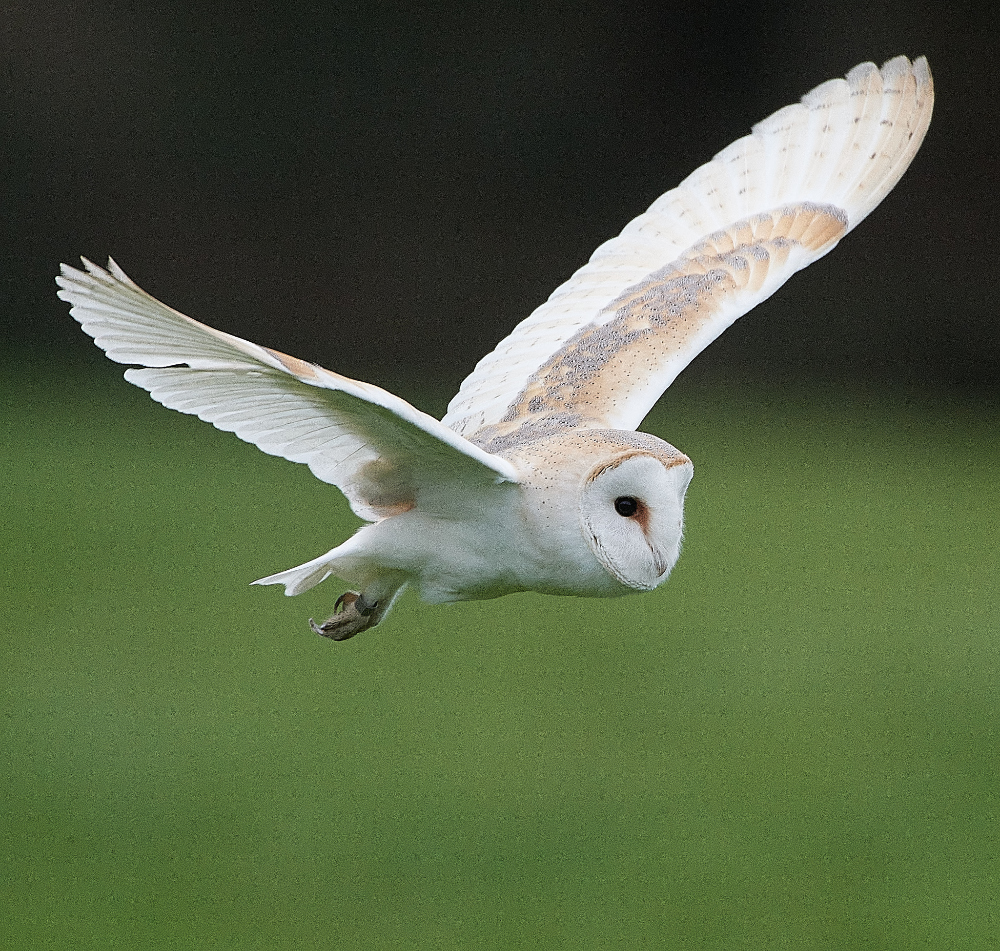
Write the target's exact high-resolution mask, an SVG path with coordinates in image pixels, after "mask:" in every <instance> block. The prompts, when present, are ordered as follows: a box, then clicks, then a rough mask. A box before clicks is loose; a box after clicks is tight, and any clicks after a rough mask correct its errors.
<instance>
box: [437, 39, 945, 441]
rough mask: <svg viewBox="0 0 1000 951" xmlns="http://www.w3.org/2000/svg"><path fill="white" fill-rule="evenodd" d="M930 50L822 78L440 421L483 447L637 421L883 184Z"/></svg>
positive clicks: (605, 266) (877, 197) (926, 119)
mask: <svg viewBox="0 0 1000 951" xmlns="http://www.w3.org/2000/svg"><path fill="white" fill-rule="evenodd" d="M933 98H934V94H933V85H932V81H931V75H930V70H929V69H928V66H927V61H926V60H925V59H924V58H923V57H921V58H920V59H917V60H915V61H914V62H913V64H912V65H911V63H910V62H909V60H908V59H907V58H906V57H904V56H900V57H897V58H895V59H893V60H890V61H889V62H888V63H886V64H885V65H884V66H883V67H882V69H881V70H879V69H877V68H876V67H875V66H874V64H872V63H862V64H861V65H860V66H857V67H855V68H854V69H852V70H851V71H850V72H849V73H848V74H847V78H846V79H835V80H831V81H829V82H826V83H823V84H822V85H821V86H818V87H817V88H816V89H814V90H813V91H812V92H810V93H808V94H807V95H806V96H804V97H803V99H802V101H801V103H798V104H796V105H792V106H787V107H786V108H784V109H781V110H779V111H778V112H776V113H775V114H774V115H772V116H770V117H769V118H767V119H765V120H764V121H763V122H760V123H758V124H757V125H756V126H754V127H753V131H752V133H751V134H750V135H748V136H746V137H745V138H743V139H739V140H738V141H736V142H734V143H733V144H732V145H730V146H729V147H728V148H727V149H724V150H723V151H722V152H720V153H719V154H718V155H716V156H715V158H714V159H712V161H710V162H708V163H707V164H705V165H703V166H702V167H701V168H699V169H698V170H697V171H695V172H694V173H693V174H691V175H690V176H688V178H686V179H685V180H684V181H683V182H682V183H681V184H680V185H679V186H678V187H677V188H675V189H673V190H672V191H669V192H667V193H666V194H665V195H663V196H661V197H660V198H659V199H657V200H656V201H655V202H654V203H653V205H652V206H651V207H650V208H649V210H648V211H647V212H645V214H642V215H640V216H639V217H638V218H636V219H635V220H634V221H632V222H631V223H630V224H629V225H628V226H627V227H626V228H625V230H624V231H623V232H622V233H621V235H619V236H618V237H617V238H614V239H613V240H611V241H608V242H607V243H605V244H603V245H601V246H600V247H599V248H598V249H597V250H596V251H595V252H594V254H593V256H592V257H591V259H590V262H589V263H588V264H586V265H585V266H584V267H583V268H581V269H580V270H579V271H577V272H576V273H575V274H574V275H573V276H572V277H571V278H570V279H569V280H568V281H567V282H566V283H565V284H563V285H562V286H561V287H559V288H558V289H557V290H556V291H555V292H554V293H553V294H552V296H551V297H550V298H549V300H548V301H546V303H544V304H543V305H542V306H541V307H539V308H538V309H537V310H536V311H535V312H534V313H533V314H531V316H530V317H528V318H527V319H526V320H524V321H523V322H522V323H521V324H519V325H518V326H517V327H516V328H515V330H514V331H513V333H511V334H510V336H508V337H507V338H506V339H505V340H503V341H502V342H501V343H500V344H499V345H498V346H497V348H496V349H495V350H494V351H493V352H492V353H490V354H489V355H488V356H486V357H485V358H484V359H483V360H481V361H480V363H479V365H478V366H477V367H476V369H475V370H474V371H473V372H472V374H470V376H469V377H468V378H467V379H466V380H465V382H464V383H463V384H462V387H461V389H460V391H459V393H458V394H457V395H456V396H455V398H454V399H453V400H452V401H451V404H450V405H449V407H448V412H447V414H446V415H445V417H444V419H443V420H442V421H443V422H444V423H445V424H446V425H448V426H450V427H452V428H453V429H454V430H456V431H457V432H459V433H461V434H462V435H464V436H465V437H466V438H468V439H470V440H471V441H473V442H474V443H476V444H477V445H480V446H482V447H483V448H485V449H487V450H488V451H491V452H503V451H504V449H505V448H507V447H509V446H511V445H516V444H517V443H518V442H521V441H523V440H524V439H526V438H531V436H532V434H535V433H538V432H540V431H544V430H545V429H546V428H549V427H552V426H561V427H565V426H570V427H572V426H577V427H580V426H583V427H609V428H616V429H634V428H635V427H636V426H638V425H639V423H640V422H641V421H642V419H643V417H644V416H645V415H646V414H647V413H648V412H649V410H650V409H651V408H652V406H653V404H654V403H655V402H656V400H657V399H658V398H659V396H660V394H661V393H662V392H663V391H664V390H665V389H666V388H667V387H668V386H669V385H670V384H671V383H672V382H673V381H674V379H675V378H676V377H677V375H678V374H679V373H680V372H681V370H683V369H684V367H685V366H687V364H688V363H690V362H691V360H692V359H694V357H695V356H697V355H698V353H700V352H701V351H702V350H703V349H704V348H705V347H706V346H708V344H710V343H711V342H712V341H713V340H714V339H715V338H716V337H718V336H719V334H721V333H722V332H723V331H724V330H725V329H726V328H727V327H729V326H730V325H731V324H732V323H733V322H734V321H735V320H736V319H737V318H739V317H740V316H742V315H743V314H745V313H746V312H747V311H749V310H750V309H751V308H753V307H754V306H756V305H757V304H759V303H760V302H761V301H763V300H765V299H766V298H767V297H769V296H770V295H771V294H773V293H774V292H775V291H776V290H777V289H778V288H779V287H780V286H781V285H782V284H783V283H784V282H785V281H786V280H788V278H789V277H791V275H792V274H794V273H795V272H796V271H798V270H800V269H801V268H803V267H805V266H806V265H808V264H811V263H812V262H813V261H816V260H818V259H819V258H820V257H822V256H823V255H824V254H826V253H827V252H829V251H831V250H832V249H833V248H834V247H835V246H836V245H837V242H838V241H839V240H840V239H841V238H842V237H843V236H844V235H845V234H847V232H848V231H850V230H851V229H852V228H854V227H855V226H856V225H857V224H858V223H859V222H860V221H862V220H863V219H864V218H865V216H866V215H868V213H869V212H870V211H871V210H872V209H873V208H874V207H875V206H876V205H877V204H878V203H879V202H880V201H881V200H882V199H883V198H884V197H885V196H886V195H887V194H888V193H889V191H890V190H891V189H892V188H893V186H894V185H895V184H896V182H898V181H899V178H900V177H901V176H902V174H903V172H904V171H905V170H906V168H907V166H908V165H909V164H910V161H911V160H912V159H913V156H914V155H915V154H916V152H917V149H918V148H919V146H920V143H921V142H922V141H923V137H924V134H925V132H926V131H927V127H928V124H929V123H930V118H931V110H932V106H933Z"/></svg>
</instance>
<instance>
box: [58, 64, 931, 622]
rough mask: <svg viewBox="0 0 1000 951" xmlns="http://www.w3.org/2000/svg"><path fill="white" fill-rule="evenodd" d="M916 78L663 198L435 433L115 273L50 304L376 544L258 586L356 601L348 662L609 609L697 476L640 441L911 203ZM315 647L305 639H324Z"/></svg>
mask: <svg viewBox="0 0 1000 951" xmlns="http://www.w3.org/2000/svg"><path fill="white" fill-rule="evenodd" d="M933 99H934V93H933V84H932V81H931V75H930V71H929V69H928V66H927V61H926V60H925V59H924V58H922V57H921V58H920V59H917V60H915V61H914V62H913V63H912V64H911V63H910V61H909V60H908V59H906V58H905V57H903V56H900V57H896V58H895V59H892V60H890V61H889V62H888V63H886V64H885V65H884V66H883V67H882V69H881V70H879V69H877V68H876V67H875V66H874V65H873V64H872V63H862V64H861V65H860V66H857V67H855V68H854V69H852V70H851V71H850V72H849V73H848V74H847V77H846V79H835V80H831V81H829V82H826V83H823V85H821V86H818V87H817V88H816V89H814V90H813V91H812V92H810V93H808V94H807V95H806V96H804V97H803V99H802V101H801V102H800V103H797V104H795V105H792V106H787V107H785V108H784V109H781V110H779V111H778V112H776V113H775V114H774V115H772V116H770V117H769V118H767V119H765V120H764V121H763V122H760V123H758V124H757V125H756V126H754V127H753V131H752V133H751V134H750V135H748V136H746V137H745V138H742V139H739V140H738V141H737V142H734V143H733V144H732V145H730V146H729V147H728V148H726V149H724V150H723V151H722V152H720V153H719V154H718V155H716V156H715V158H714V159H712V161H710V162H708V163H706V164H705V165H703V166H701V168H699V169H698V170H697V171H695V172H694V173H692V174H691V175H690V176H688V178H686V179H685V180H684V181H683V182H682V183H681V184H680V185H679V186H678V187H677V188H675V189H673V190H672V191H669V192H667V193H666V194H665V195H662V196H661V197H660V198H658V199H657V200H656V201H655V202H654V203H653V204H652V206H651V207H650V208H649V210H648V211H646V212H645V213H644V214H642V215H640V216H639V217H638V218H636V219H635V220H634V221H632V222H631V223H630V224H629V225H628V226H626V228H625V230H624V231H623V232H622V233H621V234H620V235H619V236H618V237H617V238H614V239H612V240H611V241H608V242H606V243H605V244H603V245H601V246H600V247H599V248H598V249H597V250H596V251H595V252H594V254H593V256H592V257H591V259H590V261H589V262H588V263H587V264H586V265H585V266H584V267H582V268H581V269H580V270H579V271H577V272H576V273H575V274H574V275H573V276H572V277H571V278H570V279H569V280H568V281H567V282H566V283H565V284H563V285H562V286H561V287H559V288H557V289H556V291H555V292H554V293H553V294H552V296H551V297H550V298H549V300H548V301H546V302H545V303H544V304H542V306H541V307H539V308H538V309H537V310H535V312H534V313H532V314H531V315H530V316H529V317H528V318H527V319H526V320H524V321H522V322H521V323H520V324H519V325H518V326H517V327H516V328H515V329H514V331H513V332H512V333H511V334H510V335H509V336H508V337H507V338H506V339H505V340H503V341H502V342H501V343H500V344H499V345H498V346H497V348H496V349H495V350H494V351H493V352H492V353H490V354H489V355H487V356H486V357H484V358H483V359H482V360H481V361H480V362H479V364H478V366H477V367H476V368H475V370H474V371H473V372H472V373H471V374H470V375H469V376H468V377H467V378H466V380H465V381H464V382H463V384H462V386H461V388H460V390H459V392H458V394H457V395H456V396H455V398H454V399H453V400H452V401H451V403H450V405H449V407H448V412H447V413H446V414H445V416H444V418H443V419H442V420H441V421H438V420H436V419H434V418H432V417H430V416H427V415H426V414H424V413H421V412H420V411H419V410H417V409H415V408H414V407H412V406H411V405H410V404H408V403H407V402H405V401H404V400H401V399H399V398H398V397H396V396H393V395H392V394H391V393H387V392H386V391H385V390H382V389H379V388H378V387H375V386H371V385H370V384H367V383H361V382H358V381H356V380H351V379H348V378H347V377H343V376H340V375H339V374H336V373H332V372H330V371H329V370H324V369H323V368H322V367H318V366H315V365H314V364H310V363H306V362H305V361H302V360H298V359H296V358H294V357H289V356H287V355H285V354H283V353H280V352H278V351H276V350H271V349H269V348H267V347H261V346H258V345H256V344H253V343H249V342H248V341H245V340H241V339H240V338H239V337H235V336H232V335H230V334H225V333H222V332H221V331H218V330H214V329H212V328H211V327H208V326H206V325H204V324H201V323H198V322H197V321H195V320H192V319H191V318H189V317H185V316H184V315H183V314H180V313H178V312H177V311H175V310H172V309H171V308H169V307H167V306H165V305H164V304H161V303H160V302H159V301H157V300H156V299H154V298H153V297H151V296H150V295H148V294H147V293H146V292H145V291H143V290H142V289H141V288H139V287H138V286H137V285H136V284H135V283H134V282H132V281H131V280H130V279H129V278H128V277H127V276H126V275H125V273H124V272H123V271H122V270H121V268H119V267H118V266H117V265H116V264H115V263H114V262H113V261H109V264H108V268H107V270H105V269H103V268H100V267H98V266H97V265H94V264H92V263H91V262H89V261H87V260H84V266H85V270H83V271H81V270H78V269H76V268H71V267H67V266H66V265H63V268H62V273H61V275H60V276H59V277H58V278H57V283H58V284H59V287H60V291H59V296H60V297H61V298H62V299H63V300H66V301H69V303H70V304H71V305H72V307H71V311H70V313H71V314H72V315H73V317H74V318H75V319H76V320H78V321H79V322H80V324H81V325H82V327H83V329H84V330H85V331H86V332H87V333H89V334H90V335H91V336H92V337H93V338H94V340H95V342H96V343H97V345H98V346H100V347H101V348H102V349H104V350H105V352H106V353H107V355H108V357H110V358H111V359H112V360H115V361H117V362H119V363H125V364H132V365H134V367H135V368H133V369H129V370H128V371H126V373H125V378H126V379H127V380H129V382H131V383H135V384H136V385H138V386H141V387H142V388H143V389H146V390H148V391H149V393H150V394H151V395H152V397H153V398H154V399H155V400H157V401H158V402H160V403H162V404H163V405H164V406H167V407H170V408H171V409H177V410H180V411H181V412H184V413H192V414H194V415H197V416H198V417H200V418H201V419H204V420H206V421H208V422H211V423H212V424H213V425H214V426H216V427H217V428H219V429H223V430H226V431H230V432H234V433H235V434H236V435H237V436H239V437H240V438H241V439H244V440H246V441H247V442H251V443H253V444H254V445H256V446H258V447H260V448H261V449H263V450H264V451H265V452H268V453H271V454H272V455H277V456H283V457H284V458H286V459H290V460H292V461H294V462H304V463H306V464H307V465H308V466H309V467H310V469H311V470H312V472H313V473H314V474H315V475H316V476H317V477H318V478H320V479H322V480H323V481H324V482H329V483H331V484H333V485H336V486H337V487H338V488H339V489H340V490H341V491H342V492H343V493H344V495H345V496H346V497H347V499H348V501H349V503H350V505H351V507H352V509H353V510H354V511H355V512H356V513H357V514H358V515H359V516H361V517H362V518H363V519H365V520H367V521H368V522H370V523H371V524H369V525H367V526H365V527H364V528H362V529H361V530H360V531H358V532H357V533H356V534H355V535H354V536H353V537H352V538H350V539H348V540H347V541H346V542H344V543H343V544H341V545H339V546H338V547H336V548H334V549H333V550H331V551H329V552H327V553H326V554H323V555H320V556H319V557H318V558H314V559H313V560H312V561H309V562H307V563H305V564H303V565H300V566H298V567H296V568H291V569H289V570H287V571H282V572H280V573H278V574H275V575H270V576H268V577H266V578H262V579H260V581H258V582H255V583H257V584H284V585H285V592H286V594H290V595H291V594H298V593H300V592H301V591H305V590H307V589H309V588H311V587H313V586H314V585H316V584H318V583H319V582H320V581H322V580H324V579H325V578H327V577H328V576H329V575H331V574H335V575H337V576H338V577H341V578H343V579H344V580H346V581H348V582H349V583H351V584H352V585H353V586H354V587H356V588H357V589H358V590H357V591H348V592H346V593H345V594H344V595H342V596H341V597H340V598H339V599H338V601H337V605H336V608H335V612H334V614H333V616H332V617H331V618H330V619H329V620H328V621H326V622H324V623H323V624H322V625H316V624H313V628H314V630H316V631H317V632H319V633H321V634H323V635H324V636H327V637H332V638H333V639H335V640H343V639H346V638H348V637H351V636H353V635H354V634H357V633H359V632H360V631H363V630H366V629H367V628H370V627H373V626H374V625H375V624H377V623H379V621H380V620H382V618H384V617H385V615H386V613H387V612H388V610H389V608H390V607H391V605H392V603H393V601H394V600H395V598H396V597H397V596H398V594H399V593H400V592H401V591H402V590H403V589H404V588H405V587H407V586H408V585H413V586H415V587H417V588H418V589H419V591H420V593H421V595H422V596H423V597H424V598H425V600H428V601H433V602H441V601H456V600H468V599H477V598H492V597H498V596H500V595H503V594H508V593H511V592H514V591H526V590H532V591H542V592H547V593H553V594H574V595H583V596H604V597H611V596H617V595H623V594H628V593H631V592H635V591H643V590H649V589H652V588H655V587H657V586H658V585H659V584H661V583H662V582H663V581H665V580H666V578H667V576H668V575H669V573H670V571H671V569H672V568H673V566H674V564H675V563H676V561H677V558H678V556H679V554H680V543H681V534H682V527H683V524H682V523H683V503H684V495H685V492H686V490H687V486H688V483H689V482H690V479H691V475H692V472H693V469H692V465H691V461H690V460H689V459H688V458H687V456H685V455H684V454H683V453H681V452H679V451H678V450H676V449H675V448H674V447H673V446H671V445H669V444H668V443H666V442H664V441H663V440H661V439H658V438H656V437H654V436H650V435H647V434H644V433H637V432H634V430H635V428H636V427H637V426H638V425H639V424H640V423H641V422H642V419H643V417H645V415H646V414H647V413H648V412H649V410H650V409H651V408H652V406H653V404H654V403H655V402H656V400H657V399H658V398H659V396H660V394H661V393H662V392H663V391H664V390H665V389H666V388H667V387H668V386H669V385H670V384H671V383H672V382H673V380H674V379H675V378H676V377H677V375H678V374H679V373H680V372H681V370H683V369H684V367H685V366H687V364H688V363H690V362H691V360H692V359H693V358H694V357H695V356H697V354H698V353H700V352H701V351H702V350H703V349H704V348H705V347H706V346H708V344H709V343H711V342H712V341H713V340H714V339H715V338H716V337H718V336H719V334H721V333H722V332H723V331H724V330H725V329H726V328H727V327H728V326H730V324H732V323H733V321H735V320H736V319H737V318H739V317H740V316H742V315H743V314H745V313H746V312H747V311H748V310H750V309H751V308H753V307H754V306H756V305H757V304H758V303H760V302H761V301H763V300H765V299H766V298H767V297H769V296H770V295H771V294H773V293H774V292H775V291H776V290H777V289H778V288H779V287H780V286H781V285H782V284H783V283H784V282H785V281H786V280H788V278H789V277H791V275H792V274H794V273H795V272H796V271H798V270H800V269H801V268H803V267H805V266H806V265H808V264H811V263H812V262H813V261H815V260H817V259H818V258H820V257H822V256H823V255H824V254H827V253H828V252H829V251H831V250H832V249H833V248H834V247H835V246H836V245H837V243H838V242H839V241H840V239H841V238H842V237H843V236H844V235H846V234H847V232H848V231H850V230H851V229H852V228H854V227H855V226H856V225H857V224H858V223H859V222H860V221H861V220H862V219H864V217H865V216H866V215H868V214H869V213H870V212H871V211H872V209H873V208H874V207H875V206H876V205H877V204H878V203H879V202H880V201H881V200H882V199H883V198H884V197H885V196H886V195H887V194H888V192H889V191H890V190H891V189H892V188H893V186H894V185H895V184H896V183H897V182H898V181H899V179H900V177H901V176H902V174H903V172H904V171H905V170H906V168H907V166H908V165H909V164H910V162H911V160H912V159H913V156H914V155H915V154H916V152H917V149H918V148H919V147H920V143H921V142H922V141H923V137H924V134H925V133H926V131H927V127H928V124H929V122H930V117H931V109H932V106H933ZM311 623H312V622H311Z"/></svg>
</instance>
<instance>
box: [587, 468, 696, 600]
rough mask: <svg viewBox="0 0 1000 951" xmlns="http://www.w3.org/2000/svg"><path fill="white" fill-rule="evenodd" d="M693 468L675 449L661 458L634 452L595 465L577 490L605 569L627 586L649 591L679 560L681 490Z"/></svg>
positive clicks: (591, 540)
mask: <svg viewBox="0 0 1000 951" xmlns="http://www.w3.org/2000/svg"><path fill="white" fill-rule="evenodd" d="M693 474H694V469H693V467H692V465H691V462H690V460H688V459H687V458H686V457H685V456H683V455H680V454H678V456H677V457H675V458H674V459H670V460H668V461H667V462H664V461H663V460H662V459H661V458H658V457H657V456H653V455H647V454H645V453H641V452H637V453H634V454H632V455H627V456H623V457H621V458H618V459H615V460H612V461H610V462H606V463H602V464H600V465H598V466H596V467H595V468H594V469H593V470H592V471H591V473H590V474H589V475H588V476H587V478H586V480H585V481H584V484H583V488H582V490H581V493H580V518H581V521H582V524H583V530H584V534H585V536H586V538H587V541H588V543H589V544H590V547H591V549H592V550H593V552H594V554H595V555H596V556H597V559H598V560H599V561H600V562H601V564H602V565H603V566H604V568H605V569H606V570H607V571H608V572H609V573H610V574H611V575H613V576H614V577H615V578H616V579H617V580H618V581H619V582H621V583H622V584H623V585H626V586H627V587H629V588H634V589H637V590H640V591H648V590H650V589H652V588H655V587H657V586H658V585H660V584H662V583H663V582H664V581H666V579H667V576H668V575H669V574H670V571H671V569H672V568H673V567H674V565H675V564H676V563H677V559H678V557H679V556H680V550H681V536H682V534H683V528H684V494H685V493H686V492H687V487H688V484H689V483H690V482H691V477H692V475H693Z"/></svg>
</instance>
